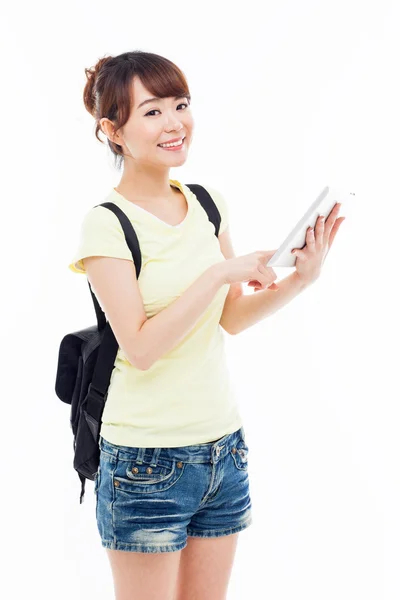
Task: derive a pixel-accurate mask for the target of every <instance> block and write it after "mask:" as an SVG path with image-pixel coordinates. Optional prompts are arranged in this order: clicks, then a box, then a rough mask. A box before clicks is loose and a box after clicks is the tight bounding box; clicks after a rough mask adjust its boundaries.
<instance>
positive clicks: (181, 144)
mask: <svg viewBox="0 0 400 600" xmlns="http://www.w3.org/2000/svg"><path fill="white" fill-rule="evenodd" d="M185 140H186V136H185V137H184V138H183V139H182V141H181V143H180V144H179V145H178V146H169V147H168V148H165V147H163V146H160V144H157V146H158V147H159V148H161V150H170V151H171V152H174V151H175V152H176V151H177V150H182V148H183V146H184V143H185Z"/></svg>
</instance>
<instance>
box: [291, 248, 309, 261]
mask: <svg viewBox="0 0 400 600" xmlns="http://www.w3.org/2000/svg"><path fill="white" fill-rule="evenodd" d="M291 253H292V254H294V255H295V256H296V257H297V260H299V261H301V262H304V261H306V260H307V256H306V254H305V252H304V250H301V249H300V248H293V250H291Z"/></svg>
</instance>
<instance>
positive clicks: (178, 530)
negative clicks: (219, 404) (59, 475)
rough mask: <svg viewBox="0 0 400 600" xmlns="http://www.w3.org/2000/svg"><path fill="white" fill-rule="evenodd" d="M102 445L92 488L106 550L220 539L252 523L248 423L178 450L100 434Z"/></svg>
mask: <svg viewBox="0 0 400 600" xmlns="http://www.w3.org/2000/svg"><path fill="white" fill-rule="evenodd" d="M99 448H100V463H99V467H98V470H97V473H96V476H95V485H94V492H95V494H96V521H97V528H98V530H99V533H100V537H101V543H102V546H103V547H105V548H111V549H113V550H128V551H131V552H174V551H177V550H182V548H184V547H185V546H186V545H187V536H196V537H219V536H222V535H229V534H232V533H236V532H238V531H241V530H242V529H245V528H246V527H248V526H249V525H251V523H252V516H251V500H250V490H249V476H248V460H247V454H248V446H247V445H246V442H245V434H244V429H243V427H241V428H240V429H238V430H237V431H235V432H234V433H229V434H227V435H225V436H223V437H222V438H220V439H219V440H215V441H213V442H208V443H205V444H198V445H190V446H180V447H175V448H138V447H129V446H120V445H115V444H112V443H110V442H108V441H107V440H105V439H104V438H103V437H101V436H100V440H99Z"/></svg>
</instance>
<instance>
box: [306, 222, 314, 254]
mask: <svg viewBox="0 0 400 600" xmlns="http://www.w3.org/2000/svg"><path fill="white" fill-rule="evenodd" d="M306 244H307V246H309V247H310V248H311V250H313V249H314V248H315V235H314V228H313V227H309V228H308V231H307V235H306Z"/></svg>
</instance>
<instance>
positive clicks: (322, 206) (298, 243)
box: [265, 186, 355, 267]
mask: <svg viewBox="0 0 400 600" xmlns="http://www.w3.org/2000/svg"><path fill="white" fill-rule="evenodd" d="M354 196H355V194H354V192H346V191H344V190H342V189H338V188H334V187H329V186H326V187H325V188H324V189H323V190H322V192H321V193H320V195H319V196H318V198H317V199H316V200H315V201H314V202H313V203H312V204H311V206H310V207H309V208H308V210H307V211H306V212H305V213H304V215H303V216H302V218H301V219H300V221H299V222H298V223H297V225H296V226H295V227H294V228H293V229H292V231H291V232H290V233H289V235H288V236H287V238H286V239H285V240H284V241H283V242H282V244H281V245H280V246H279V248H278V250H277V251H276V252H275V254H274V255H273V256H272V257H271V258H270V259H269V261H268V262H267V264H266V265H265V266H266V267H294V266H295V264H296V258H297V257H296V255H295V254H292V253H291V250H293V248H301V249H302V248H304V246H305V245H306V234H307V229H308V228H309V227H315V225H316V223H317V219H318V217H319V216H323V217H325V218H327V217H328V216H329V214H330V212H331V210H332V209H333V207H334V206H335V204H336V203H337V202H339V203H341V204H342V205H343V204H344V203H345V202H346V201H347V200H350V199H352V198H354Z"/></svg>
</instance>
